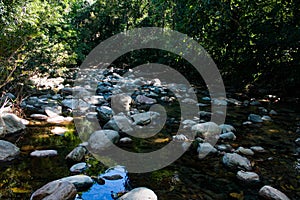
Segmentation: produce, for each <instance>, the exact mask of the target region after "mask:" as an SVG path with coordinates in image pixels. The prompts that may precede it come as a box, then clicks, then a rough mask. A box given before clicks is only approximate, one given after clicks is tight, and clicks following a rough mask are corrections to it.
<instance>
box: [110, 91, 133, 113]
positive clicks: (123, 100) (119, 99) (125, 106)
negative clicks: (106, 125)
mask: <svg viewBox="0 0 300 200" xmlns="http://www.w3.org/2000/svg"><path fill="white" fill-rule="evenodd" d="M131 102H132V98H131V97H130V96H129V95H126V94H117V95H113V96H112V97H111V108H112V109H113V111H114V112H115V113H116V114H117V113H120V112H128V111H130V104H131Z"/></svg>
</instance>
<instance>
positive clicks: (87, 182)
mask: <svg viewBox="0 0 300 200" xmlns="http://www.w3.org/2000/svg"><path fill="white" fill-rule="evenodd" d="M59 180H60V181H66V182H69V183H72V184H74V185H75V187H76V189H77V191H82V190H85V189H88V188H90V187H91V186H92V185H93V183H94V181H93V179H92V178H91V177H89V176H86V175H74V176H68V177H65V178H62V179H59Z"/></svg>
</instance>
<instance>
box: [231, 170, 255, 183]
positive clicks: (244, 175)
mask: <svg viewBox="0 0 300 200" xmlns="http://www.w3.org/2000/svg"><path fill="white" fill-rule="evenodd" d="M236 176H237V178H238V179H239V180H241V181H244V182H247V183H250V182H258V181H259V176H258V174H256V173H254V172H245V171H243V170H241V171H238V172H237V175H236Z"/></svg>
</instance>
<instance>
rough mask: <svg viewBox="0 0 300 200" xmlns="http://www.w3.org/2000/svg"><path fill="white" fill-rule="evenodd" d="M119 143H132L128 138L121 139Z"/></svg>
mask: <svg viewBox="0 0 300 200" xmlns="http://www.w3.org/2000/svg"><path fill="white" fill-rule="evenodd" d="M120 143H123V144H128V143H132V139H131V138H129V137H123V138H121V139H120Z"/></svg>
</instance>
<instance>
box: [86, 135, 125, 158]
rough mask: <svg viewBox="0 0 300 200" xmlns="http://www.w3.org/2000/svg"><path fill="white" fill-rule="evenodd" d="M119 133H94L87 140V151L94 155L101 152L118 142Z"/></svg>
mask: <svg viewBox="0 0 300 200" xmlns="http://www.w3.org/2000/svg"><path fill="white" fill-rule="evenodd" d="M119 138H120V136H119V133H118V132H117V131H114V130H99V131H95V132H94V133H93V134H92V135H91V136H90V138H89V140H88V143H89V150H90V151H92V152H94V153H96V152H100V151H103V150H105V149H107V148H108V147H110V146H111V145H113V143H114V144H115V143H117V142H118V141H119Z"/></svg>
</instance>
